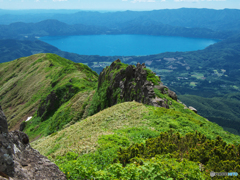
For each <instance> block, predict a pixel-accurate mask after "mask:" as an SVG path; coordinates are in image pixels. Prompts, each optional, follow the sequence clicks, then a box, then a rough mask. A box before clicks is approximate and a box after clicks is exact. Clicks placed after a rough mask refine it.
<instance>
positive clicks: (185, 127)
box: [31, 101, 240, 167]
mask: <svg viewBox="0 0 240 180" xmlns="http://www.w3.org/2000/svg"><path fill="white" fill-rule="evenodd" d="M172 103H173V105H172V107H171V109H165V108H157V107H152V106H146V105H143V104H141V103H137V102H125V103H120V104H117V105H115V106H112V107H111V108H107V109H105V110H103V111H101V112H99V113H97V114H95V115H93V116H91V117H88V118H87V119H85V120H82V121H81V122H78V123H76V124H74V125H72V126H70V127H68V128H66V129H64V130H62V131H59V132H58V133H56V134H53V135H50V136H47V137H44V138H42V139H39V140H37V141H34V142H33V143H32V144H31V145H32V146H33V148H35V149H37V150H39V152H40V153H41V154H43V155H47V156H49V157H50V158H52V160H56V157H58V156H59V155H60V156H66V155H67V154H68V152H75V153H77V154H79V155H83V158H84V157H85V158H86V156H87V155H88V154H89V153H90V152H94V151H96V150H97V149H99V148H103V152H104V151H108V149H109V147H115V148H117V147H119V146H125V147H126V145H127V146H128V145H130V144H134V143H144V142H145V140H147V139H148V138H153V137H157V136H158V135H159V134H160V132H166V131H167V130H169V129H170V128H171V129H173V130H174V132H180V134H182V135H184V134H186V133H188V132H195V130H197V131H199V132H201V133H203V134H205V135H206V137H207V138H209V139H215V138H216V136H217V135H220V136H221V137H222V138H223V140H224V141H226V142H227V143H233V142H234V143H235V144H239V143H240V141H239V136H236V135H233V134H231V133H229V132H225V131H224V130H223V128H222V127H220V126H218V125H217V124H215V123H212V122H209V121H207V120H206V119H205V118H203V117H201V116H199V115H197V114H195V113H194V112H192V111H190V110H188V109H184V106H183V105H182V104H180V103H177V102H174V101H173V102H172ZM109 135H110V138H108V137H107V136H109ZM114 135H116V137H115V138H116V139H114ZM111 136H112V137H113V138H112V139H111ZM104 137H107V138H106V141H103V142H101V139H104ZM119 142H120V143H119ZM122 142H127V143H125V145H124V143H122ZM111 153H112V154H111ZM90 154H92V153H90ZM103 154H104V153H103ZM115 154H116V149H115V150H113V152H110V154H109V152H108V155H107V156H109V158H110V159H111V158H112V157H115ZM90 159H91V158H90ZM90 159H89V162H90V161H91V160H90ZM74 162H75V161H74ZM74 162H72V163H73V164H74ZM75 163H76V162H75ZM106 163H109V160H108V162H106ZM57 164H58V165H59V166H61V167H63V166H64V165H63V164H64V163H63V164H61V163H60V164H59V163H57ZM73 164H72V165H73ZM83 165H85V164H83ZM73 166H74V165H73Z"/></svg>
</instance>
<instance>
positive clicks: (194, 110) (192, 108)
mask: <svg viewBox="0 0 240 180" xmlns="http://www.w3.org/2000/svg"><path fill="white" fill-rule="evenodd" d="M189 109H190V110H192V111H193V112H195V113H196V114H197V109H195V108H194V107H192V106H189Z"/></svg>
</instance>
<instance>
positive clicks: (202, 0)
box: [0, 0, 240, 10]
mask: <svg viewBox="0 0 240 180" xmlns="http://www.w3.org/2000/svg"><path fill="white" fill-rule="evenodd" d="M182 7H185V8H209V9H225V8H229V9H240V0H0V9H80V10H154V9H177V8H182Z"/></svg>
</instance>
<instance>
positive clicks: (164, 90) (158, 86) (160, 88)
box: [154, 84, 168, 94]
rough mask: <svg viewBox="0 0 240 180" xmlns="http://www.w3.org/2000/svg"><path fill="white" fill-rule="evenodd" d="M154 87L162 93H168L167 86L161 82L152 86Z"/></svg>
mask: <svg viewBox="0 0 240 180" xmlns="http://www.w3.org/2000/svg"><path fill="white" fill-rule="evenodd" d="M154 88H156V89H158V90H159V91H160V92H161V93H162V94H167V93H168V87H167V86H164V85H163V84H160V85H157V86H154Z"/></svg>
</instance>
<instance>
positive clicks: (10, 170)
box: [0, 106, 66, 180]
mask: <svg viewBox="0 0 240 180" xmlns="http://www.w3.org/2000/svg"><path fill="white" fill-rule="evenodd" d="M0 125H1V133H0V162H1V163H0V180H2V179H12V180H20V179H21V180H34V179H35V180H42V179H44V180H55V179H58V180H65V179H66V176H65V175H64V173H63V172H61V171H60V170H59V168H58V167H57V166H56V165H55V164H54V163H52V162H51V161H50V160H48V158H46V157H45V156H43V155H41V154H40V153H39V152H38V151H37V150H35V149H33V148H32V147H31V146H30V144H29V139H28V136H27V135H26V134H25V133H23V132H21V131H12V132H8V130H7V129H8V127H7V121H6V117H5V116H4V114H3V111H2V109H1V106H0Z"/></svg>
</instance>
